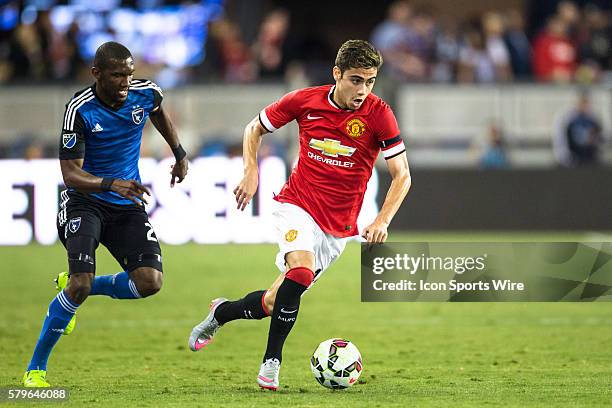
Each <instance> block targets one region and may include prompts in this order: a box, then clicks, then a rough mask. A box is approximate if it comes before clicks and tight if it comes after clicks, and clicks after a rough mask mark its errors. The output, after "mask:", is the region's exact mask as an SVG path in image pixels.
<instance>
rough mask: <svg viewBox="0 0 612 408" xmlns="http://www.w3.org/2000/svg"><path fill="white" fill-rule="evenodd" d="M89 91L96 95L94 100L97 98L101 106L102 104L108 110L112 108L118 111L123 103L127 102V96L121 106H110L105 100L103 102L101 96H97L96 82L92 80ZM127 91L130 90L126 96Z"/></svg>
mask: <svg viewBox="0 0 612 408" xmlns="http://www.w3.org/2000/svg"><path fill="white" fill-rule="evenodd" d="M91 91H92V92H93V94H94V96H95V97H96V100H97V101H98V102H100V104H102V106H104V107H105V108H108V109H110V110H113V111H118V110H119V109H121V108H123V105H125V103H126V102H127V98H126V99H125V101H123V103H122V104H121V106H119V107H118V108H113V107H112V106H110V105H109V104H107V103H106V102H104V101H103V100H102V98H100V97H99V96H98V93H97V92H96V83H95V82H94V83H93V84H92V85H91ZM129 92H130V91H129V90H128V97H129V96H130V95H129Z"/></svg>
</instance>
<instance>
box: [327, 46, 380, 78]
mask: <svg viewBox="0 0 612 408" xmlns="http://www.w3.org/2000/svg"><path fill="white" fill-rule="evenodd" d="M382 63H383V58H382V55H380V52H378V50H377V49H376V48H374V46H373V45H372V44H370V43H369V42H367V41H364V40H348V41H346V42H345V43H344V44H342V46H340V49H339V50H338V55H336V66H337V67H338V68H340V73H344V71H346V70H347V69H351V68H376V69H377V70H378V69H380V66H381V65H382Z"/></svg>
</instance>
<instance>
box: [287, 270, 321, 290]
mask: <svg viewBox="0 0 612 408" xmlns="http://www.w3.org/2000/svg"><path fill="white" fill-rule="evenodd" d="M285 277H286V278H287V279H290V280H292V281H294V282H296V283H299V284H300V285H302V286H306V287H309V286H310V284H311V283H312V281H313V279H314V272H313V271H312V269H310V268H305V267H303V266H300V267H297V268H291V269H289V271H287V274H286V275H285Z"/></svg>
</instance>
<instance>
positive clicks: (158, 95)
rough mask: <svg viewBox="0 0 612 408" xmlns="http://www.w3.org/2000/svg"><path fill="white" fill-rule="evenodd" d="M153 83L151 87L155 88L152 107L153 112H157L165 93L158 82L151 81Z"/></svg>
mask: <svg viewBox="0 0 612 408" xmlns="http://www.w3.org/2000/svg"><path fill="white" fill-rule="evenodd" d="M151 85H152V87H151V89H152V90H153V107H152V108H151V112H156V111H157V110H158V109H159V107H160V106H161V103H162V101H163V100H164V93H163V92H162V90H161V88H160V87H159V86H157V84H155V83H153V82H151Z"/></svg>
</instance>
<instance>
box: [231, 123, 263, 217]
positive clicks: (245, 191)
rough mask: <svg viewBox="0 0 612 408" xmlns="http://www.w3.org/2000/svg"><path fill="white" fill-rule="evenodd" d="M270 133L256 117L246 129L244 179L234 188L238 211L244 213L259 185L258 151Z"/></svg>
mask: <svg viewBox="0 0 612 408" xmlns="http://www.w3.org/2000/svg"><path fill="white" fill-rule="evenodd" d="M266 133H268V131H267V130H266V129H265V128H264V127H263V126H261V123H260V122H259V117H258V116H256V117H255V118H254V119H253V120H252V121H250V122H249V124H248V125H246V127H245V128H244V137H243V139H242V162H243V164H244V177H243V178H242V181H240V184H238V185H237V186H236V188H234V195H235V196H236V203H237V204H238V207H237V208H238V209H239V210H241V211H243V210H244V209H245V208H246V206H247V205H248V204H249V202H250V201H251V199H252V198H253V196H254V195H255V192H256V191H257V185H258V184H259V169H258V167H257V151H258V150H259V145H261V137H262V136H263V135H265V134H266Z"/></svg>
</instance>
